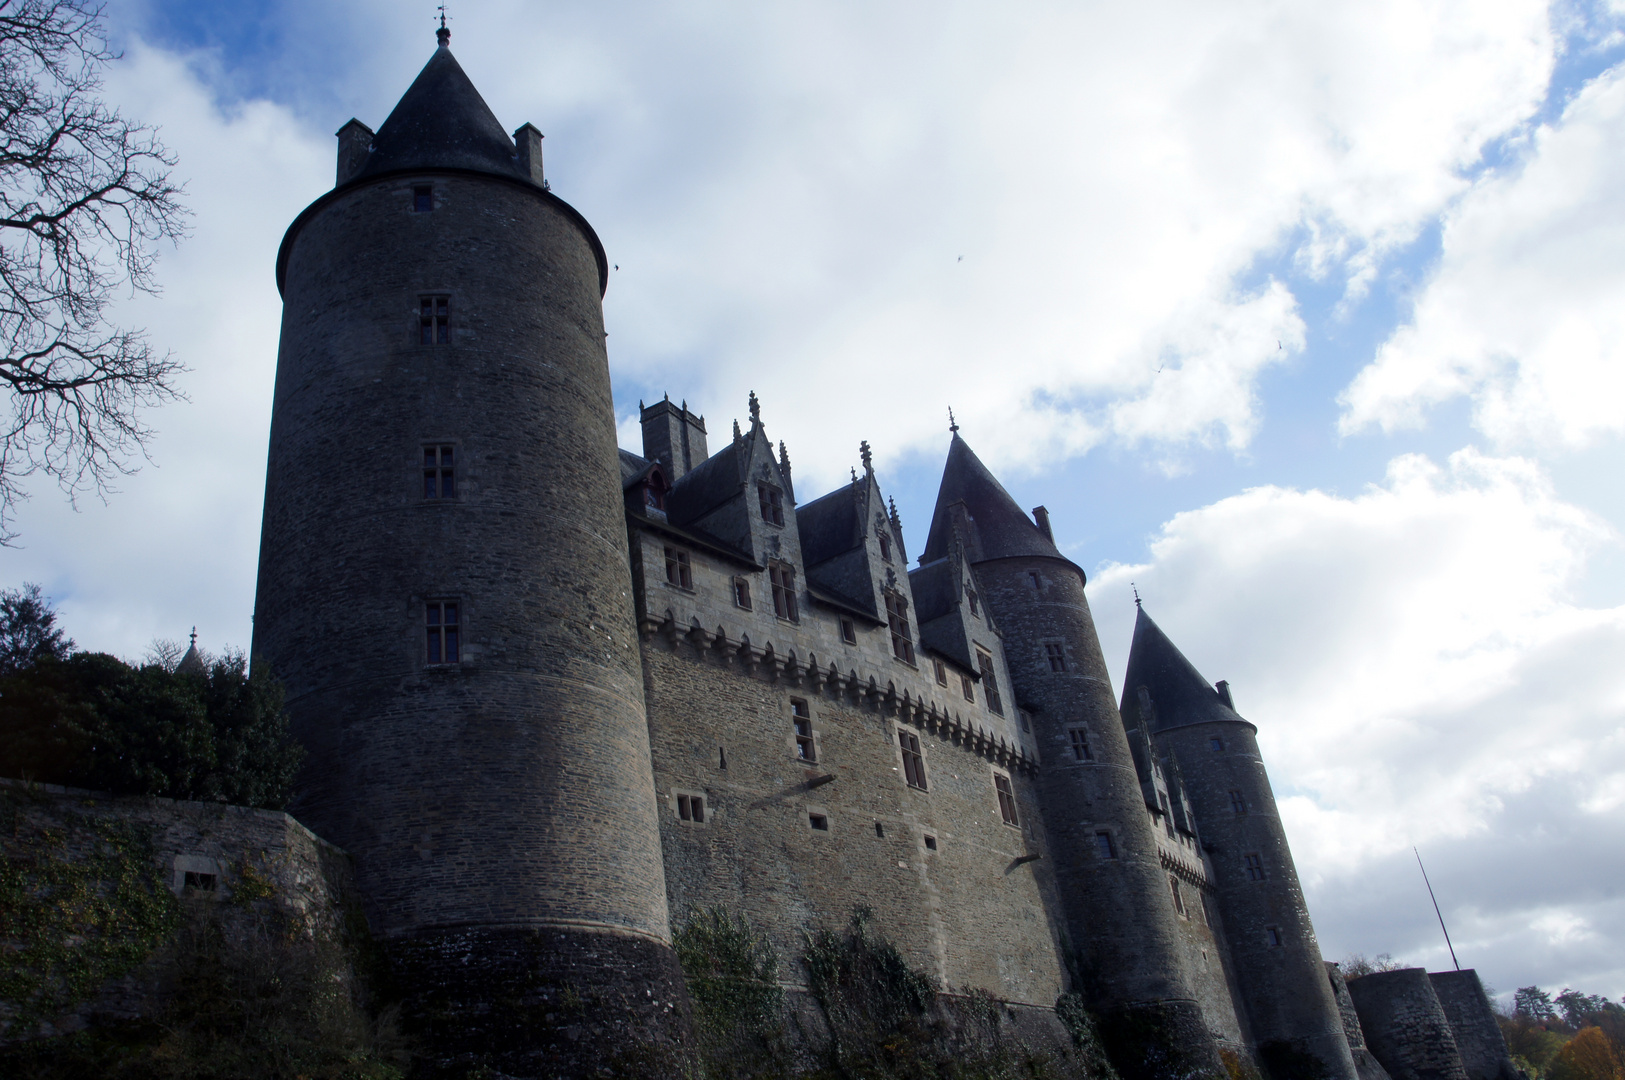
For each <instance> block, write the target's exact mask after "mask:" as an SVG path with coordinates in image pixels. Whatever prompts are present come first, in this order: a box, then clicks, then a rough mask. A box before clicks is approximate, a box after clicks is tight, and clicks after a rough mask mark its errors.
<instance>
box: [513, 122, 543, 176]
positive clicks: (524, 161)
mask: <svg viewBox="0 0 1625 1080" xmlns="http://www.w3.org/2000/svg"><path fill="white" fill-rule="evenodd" d="M513 141H514V143H515V145H517V146H518V147H519V169H520V171H521V172H523V173H524V174H525V175H527V176H529V177H530V182H531V183H533V184H535V185H536V186H537V187H546V186H547V184H546V183H544V182H543V180H542V133H541V132H540V131H537V130H536V128H535V127H533V126H532V125H530V124H526V125H525V126H524V127H522V128H520V129H519V130H518V131H516V132H514V133H513Z"/></svg>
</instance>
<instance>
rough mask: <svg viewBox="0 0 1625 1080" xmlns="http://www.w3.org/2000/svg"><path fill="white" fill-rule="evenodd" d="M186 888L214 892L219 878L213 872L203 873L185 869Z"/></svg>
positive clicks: (194, 890)
mask: <svg viewBox="0 0 1625 1080" xmlns="http://www.w3.org/2000/svg"><path fill="white" fill-rule="evenodd" d="M185 885H186V888H187V889H188V890H190V891H193V892H214V891H215V890H216V889H218V888H219V887H220V878H219V877H218V876H217V875H215V874H205V873H203V872H201V871H198V870H188V871H186V878H185Z"/></svg>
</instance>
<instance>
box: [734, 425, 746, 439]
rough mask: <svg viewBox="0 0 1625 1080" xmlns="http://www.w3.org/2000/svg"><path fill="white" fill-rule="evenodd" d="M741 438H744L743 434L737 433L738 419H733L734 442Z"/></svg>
mask: <svg viewBox="0 0 1625 1080" xmlns="http://www.w3.org/2000/svg"><path fill="white" fill-rule="evenodd" d="M743 438H744V436H743V435H741V434H740V433H739V421H738V420H735V421H734V442H738V441H739V440H740V439H743Z"/></svg>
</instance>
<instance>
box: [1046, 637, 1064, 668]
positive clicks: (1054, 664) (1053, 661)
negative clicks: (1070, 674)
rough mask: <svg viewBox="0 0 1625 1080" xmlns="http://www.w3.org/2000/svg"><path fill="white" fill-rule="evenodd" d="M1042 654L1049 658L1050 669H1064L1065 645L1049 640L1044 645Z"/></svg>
mask: <svg viewBox="0 0 1625 1080" xmlns="http://www.w3.org/2000/svg"><path fill="white" fill-rule="evenodd" d="M1044 655H1045V656H1047V657H1048V658H1049V669H1050V670H1051V671H1065V670H1066V646H1065V645H1061V644H1059V643H1057V642H1053V641H1052V642H1050V643H1048V644H1047V645H1045V646H1044Z"/></svg>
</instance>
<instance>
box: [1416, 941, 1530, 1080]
mask: <svg viewBox="0 0 1625 1080" xmlns="http://www.w3.org/2000/svg"><path fill="white" fill-rule="evenodd" d="M1428 981H1429V982H1430V983H1432V984H1433V993H1434V994H1435V995H1437V997H1438V999H1439V1005H1440V1006H1441V1007H1442V1008H1443V1009H1444V1015H1445V1017H1446V1018H1447V1019H1448V1020H1449V1021H1450V1032H1451V1034H1452V1035H1454V1036H1455V1037H1456V1050H1457V1051H1458V1052H1460V1054H1461V1064H1462V1068H1464V1069H1466V1070H1467V1077H1468V1080H1517V1076H1518V1070H1517V1068H1516V1067H1515V1066H1514V1065H1513V1064H1512V1056H1511V1054H1509V1053H1508V1052H1507V1044H1506V1038H1505V1037H1504V1036H1503V1035H1502V1034H1501V1025H1500V1024H1498V1023H1496V1022H1495V1013H1494V1012H1492V1011H1491V1009H1490V999H1489V996H1488V995H1487V994H1485V993H1484V984H1483V983H1481V982H1480V981H1479V979H1478V972H1476V971H1474V970H1473V969H1472V968H1468V969H1467V970H1466V971H1435V972H1433V973H1432V974H1430V975H1429V976H1428Z"/></svg>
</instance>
